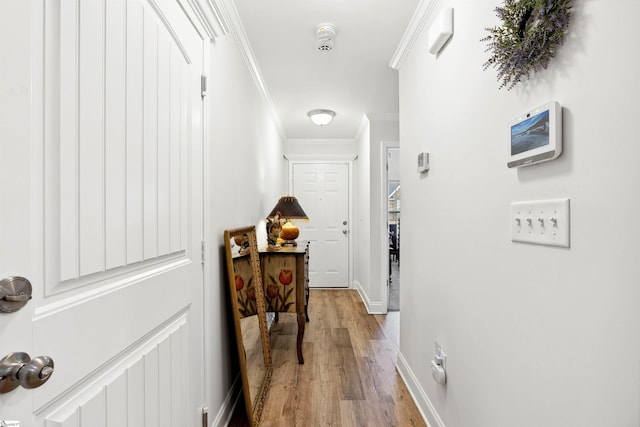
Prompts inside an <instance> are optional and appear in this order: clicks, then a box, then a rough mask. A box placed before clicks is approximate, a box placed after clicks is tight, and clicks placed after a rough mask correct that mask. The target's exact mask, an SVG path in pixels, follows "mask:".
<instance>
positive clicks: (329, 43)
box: [316, 24, 336, 53]
mask: <svg viewBox="0 0 640 427" xmlns="http://www.w3.org/2000/svg"><path fill="white" fill-rule="evenodd" d="M335 37H336V26H335V25H333V24H320V25H318V28H317V29H316V49H318V50H319V51H320V52H322V53H329V52H331V51H332V50H333V45H334V43H333V39H334V38H335Z"/></svg>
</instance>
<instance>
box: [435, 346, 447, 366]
mask: <svg viewBox="0 0 640 427" xmlns="http://www.w3.org/2000/svg"><path fill="white" fill-rule="evenodd" d="M434 350H435V351H434V354H435V360H438V361H441V365H442V367H443V368H445V361H446V359H447V355H446V354H444V351H442V347H441V346H440V344H438V343H437V342H436V343H435V345H434Z"/></svg>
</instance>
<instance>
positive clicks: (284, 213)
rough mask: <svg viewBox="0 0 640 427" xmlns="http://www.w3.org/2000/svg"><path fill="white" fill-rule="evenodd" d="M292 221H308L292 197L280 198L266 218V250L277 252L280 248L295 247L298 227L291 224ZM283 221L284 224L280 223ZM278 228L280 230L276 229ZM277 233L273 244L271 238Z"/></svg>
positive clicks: (298, 233) (298, 232)
mask: <svg viewBox="0 0 640 427" xmlns="http://www.w3.org/2000/svg"><path fill="white" fill-rule="evenodd" d="M292 219H302V220H305V221H308V220H309V217H308V216H307V214H306V213H305V212H304V210H303V209H302V207H301V206H300V203H298V199H296V198H295V197H294V196H282V197H280V200H278V203H276V206H275V207H274V208H273V209H272V210H271V213H270V214H269V215H268V216H267V243H268V248H269V249H271V250H277V248H278V247H280V246H297V243H296V239H297V238H298V236H299V235H300V230H299V229H298V227H297V226H296V225H295V224H293V223H292V222H291V220H292ZM282 220H284V221H285V222H284V224H281V221H282ZM278 227H280V229H278ZM276 231H277V232H279V235H278V237H279V239H277V240H276V242H275V243H274V242H273V240H274V239H273V236H276V234H275V233H276Z"/></svg>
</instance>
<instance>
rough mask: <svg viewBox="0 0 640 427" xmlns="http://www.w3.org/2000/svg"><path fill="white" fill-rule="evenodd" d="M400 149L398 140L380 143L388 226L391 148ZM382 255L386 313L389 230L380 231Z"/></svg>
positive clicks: (383, 202)
mask: <svg viewBox="0 0 640 427" xmlns="http://www.w3.org/2000/svg"><path fill="white" fill-rule="evenodd" d="M390 148H391V149H393V148H397V149H400V143H399V142H398V141H382V143H381V144H380V170H381V171H382V173H381V174H380V179H381V182H380V194H381V197H380V202H381V203H380V209H381V211H382V216H381V218H382V225H383V226H384V227H388V224H389V206H388V202H387V200H388V198H389V195H388V194H387V192H388V185H387V183H388V181H389V156H388V153H389V149H390ZM380 256H381V258H380V259H381V260H382V262H381V263H380V269H381V275H382V276H381V280H380V283H379V286H380V295H382V301H381V303H382V308H383V310H384V313H387V311H388V307H389V274H390V271H389V262H388V260H389V232H388V231H383V232H382V233H380Z"/></svg>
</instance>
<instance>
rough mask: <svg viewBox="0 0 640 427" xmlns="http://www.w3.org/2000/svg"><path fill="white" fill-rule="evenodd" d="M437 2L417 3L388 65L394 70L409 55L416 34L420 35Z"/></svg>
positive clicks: (416, 36) (416, 37) (398, 67)
mask: <svg viewBox="0 0 640 427" xmlns="http://www.w3.org/2000/svg"><path fill="white" fill-rule="evenodd" d="M439 2H440V0H420V4H418V7H417V8H416V11H415V12H414V13H413V16H412V17H411V21H409V25H408V26H407V29H406V30H405V32H404V35H403V36H402V39H400V44H399V45H398V47H397V48H396V51H395V53H394V54H393V57H391V61H390V62H389V67H391V68H393V69H394V70H400V68H401V67H402V64H403V63H404V61H405V60H406V59H407V57H408V56H409V53H411V50H412V49H413V46H414V44H415V43H416V40H418V36H420V33H421V32H422V29H423V28H424V26H425V24H426V23H427V20H428V19H429V18H430V17H431V15H432V14H433V11H434V10H435V9H436V6H437V5H438V3H439Z"/></svg>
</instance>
